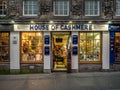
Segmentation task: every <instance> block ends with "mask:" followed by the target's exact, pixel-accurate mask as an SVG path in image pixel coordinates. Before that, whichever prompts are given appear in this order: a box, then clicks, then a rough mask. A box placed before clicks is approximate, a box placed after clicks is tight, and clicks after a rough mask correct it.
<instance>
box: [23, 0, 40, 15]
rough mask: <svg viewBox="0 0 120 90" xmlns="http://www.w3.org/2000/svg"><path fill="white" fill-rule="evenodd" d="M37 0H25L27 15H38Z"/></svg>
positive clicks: (25, 12)
mask: <svg viewBox="0 0 120 90" xmlns="http://www.w3.org/2000/svg"><path fill="white" fill-rule="evenodd" d="M37 3H38V2H37V0H27V1H26V0H25V1H24V14H25V15H37V14H38V4H37Z"/></svg>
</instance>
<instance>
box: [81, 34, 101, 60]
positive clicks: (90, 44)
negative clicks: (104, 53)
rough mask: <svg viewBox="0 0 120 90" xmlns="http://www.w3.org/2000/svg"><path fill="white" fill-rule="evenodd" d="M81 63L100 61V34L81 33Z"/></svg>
mask: <svg viewBox="0 0 120 90" xmlns="http://www.w3.org/2000/svg"><path fill="white" fill-rule="evenodd" d="M79 45H80V49H79V50H80V61H86V62H88V61H89V62H91V61H92V62H94V61H100V47H101V43H100V33H98V32H95V33H94V32H92V33H91V32H84V33H80V44H79Z"/></svg>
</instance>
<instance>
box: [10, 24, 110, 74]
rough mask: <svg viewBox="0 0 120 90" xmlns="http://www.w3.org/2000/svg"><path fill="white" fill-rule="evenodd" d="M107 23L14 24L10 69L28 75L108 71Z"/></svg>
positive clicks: (11, 36) (11, 35)
mask: <svg viewBox="0 0 120 90" xmlns="http://www.w3.org/2000/svg"><path fill="white" fill-rule="evenodd" d="M108 45H109V32H108V25H107V24H100V25H97V24H79V23H78V24H76V23H75V24H74V23H72V24H66V23H65V24H64V25H63V24H58V23H57V24H56V23H55V24H26V25H23V24H14V32H10V70H11V72H12V71H15V70H16V71H24V70H29V71H30V72H52V71H53V72H54V71H65V72H67V71H68V70H70V72H79V71H101V70H103V69H109V48H108Z"/></svg>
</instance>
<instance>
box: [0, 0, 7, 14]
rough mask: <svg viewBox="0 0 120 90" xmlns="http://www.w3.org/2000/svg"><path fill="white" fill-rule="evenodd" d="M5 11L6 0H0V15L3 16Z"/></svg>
mask: <svg viewBox="0 0 120 90" xmlns="http://www.w3.org/2000/svg"><path fill="white" fill-rule="evenodd" d="M6 11H7V3H6V0H0V16H5V15H6Z"/></svg>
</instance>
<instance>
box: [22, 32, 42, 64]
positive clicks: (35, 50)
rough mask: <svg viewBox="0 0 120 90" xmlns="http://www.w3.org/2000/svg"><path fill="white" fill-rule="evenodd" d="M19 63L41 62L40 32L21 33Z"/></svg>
mask: <svg viewBox="0 0 120 90" xmlns="http://www.w3.org/2000/svg"><path fill="white" fill-rule="evenodd" d="M21 63H43V34H42V32H22V33H21Z"/></svg>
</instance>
